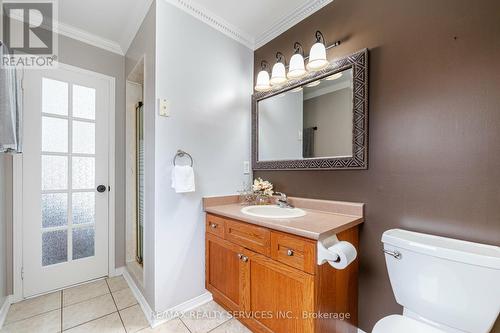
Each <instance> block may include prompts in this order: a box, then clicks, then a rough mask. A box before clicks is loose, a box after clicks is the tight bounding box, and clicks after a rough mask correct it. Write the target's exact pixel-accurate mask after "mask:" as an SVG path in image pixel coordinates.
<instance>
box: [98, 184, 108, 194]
mask: <svg viewBox="0 0 500 333" xmlns="http://www.w3.org/2000/svg"><path fill="white" fill-rule="evenodd" d="M105 191H106V186H104V185H99V186H97V192H99V193H102V192H105Z"/></svg>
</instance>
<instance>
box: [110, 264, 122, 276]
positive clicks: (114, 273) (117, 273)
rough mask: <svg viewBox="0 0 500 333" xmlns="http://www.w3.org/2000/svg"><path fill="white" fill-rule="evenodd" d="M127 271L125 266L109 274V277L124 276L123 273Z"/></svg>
mask: <svg viewBox="0 0 500 333" xmlns="http://www.w3.org/2000/svg"><path fill="white" fill-rule="evenodd" d="M124 271H126V269H125V266H122V267H116V268H115V269H114V270H112V271H111V272H109V277H115V276H119V275H124V274H123V272H124Z"/></svg>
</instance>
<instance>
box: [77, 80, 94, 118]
mask: <svg viewBox="0 0 500 333" xmlns="http://www.w3.org/2000/svg"><path fill="white" fill-rule="evenodd" d="M73 117H78V118H86V119H92V120H94V119H95V89H93V88H87V87H82V86H79V85H76V84H75V85H73Z"/></svg>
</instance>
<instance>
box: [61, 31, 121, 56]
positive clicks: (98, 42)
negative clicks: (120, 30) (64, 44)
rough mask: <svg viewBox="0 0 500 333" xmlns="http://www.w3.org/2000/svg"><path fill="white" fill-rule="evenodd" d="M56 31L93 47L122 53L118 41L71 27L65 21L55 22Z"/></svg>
mask: <svg viewBox="0 0 500 333" xmlns="http://www.w3.org/2000/svg"><path fill="white" fill-rule="evenodd" d="M55 30H56V31H55V32H56V33H58V34H60V35H63V36H66V37H69V38H72V39H75V40H78V41H80V42H84V43H86V44H90V45H92V46H95V47H99V48H101V49H104V50H106V51H110V52H113V53H116V54H119V55H124V52H123V49H122V47H121V46H120V44H119V43H117V42H115V41H112V40H109V39H106V38H103V37H100V36H97V35H94V34H91V33H89V32H87V31H85V30H82V29H79V28H76V27H73V26H71V25H69V24H65V23H57V24H56V29H55Z"/></svg>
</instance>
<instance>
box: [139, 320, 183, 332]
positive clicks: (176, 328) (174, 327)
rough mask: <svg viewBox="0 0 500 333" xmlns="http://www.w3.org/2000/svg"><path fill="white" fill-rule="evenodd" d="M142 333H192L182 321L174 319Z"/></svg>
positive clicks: (146, 329)
mask: <svg viewBox="0 0 500 333" xmlns="http://www.w3.org/2000/svg"><path fill="white" fill-rule="evenodd" d="M140 333H190V332H189V330H188V329H187V328H186V326H185V325H184V323H183V322H182V321H181V320H180V319H177V318H176V319H172V320H170V321H168V322H166V323H165V324H162V325H160V326H157V327H155V328H151V327H148V328H145V329H143V330H142V331H140Z"/></svg>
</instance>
